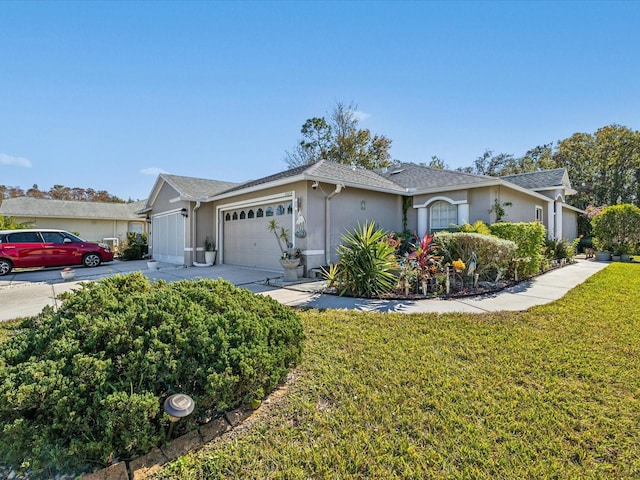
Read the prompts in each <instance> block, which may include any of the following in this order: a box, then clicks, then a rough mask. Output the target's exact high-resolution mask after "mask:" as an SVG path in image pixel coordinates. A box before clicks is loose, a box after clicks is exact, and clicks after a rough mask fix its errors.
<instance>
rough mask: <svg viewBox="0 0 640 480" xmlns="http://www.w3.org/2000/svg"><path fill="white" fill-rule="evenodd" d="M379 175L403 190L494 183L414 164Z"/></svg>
mask: <svg viewBox="0 0 640 480" xmlns="http://www.w3.org/2000/svg"><path fill="white" fill-rule="evenodd" d="M378 171H379V172H380V175H382V176H383V177H385V178H387V179H389V180H390V181H393V182H394V183H396V184H398V185H400V186H401V187H404V188H405V189H412V190H413V189H415V190H417V191H419V190H428V189H433V188H441V187H459V186H462V185H464V186H474V185H480V184H486V183H490V182H495V178H493V177H488V176H485V175H473V174H471V173H465V172H458V171H455V170H444V169H437V168H430V167H425V166H423V165H417V164H415V163H410V162H408V163H399V164H396V165H393V166H390V167H387V168H383V169H380V170H378Z"/></svg>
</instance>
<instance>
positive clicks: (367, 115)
mask: <svg viewBox="0 0 640 480" xmlns="http://www.w3.org/2000/svg"><path fill="white" fill-rule="evenodd" d="M353 114H354V115H355V117H356V119H357V120H358V121H359V122H361V121H363V120H366V119H367V118H371V114H370V113H367V112H361V111H360V110H355V111H354V112H353Z"/></svg>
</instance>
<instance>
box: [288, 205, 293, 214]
mask: <svg viewBox="0 0 640 480" xmlns="http://www.w3.org/2000/svg"><path fill="white" fill-rule="evenodd" d="M287 213H288V214H289V215H291V214H292V213H293V202H290V203H289V206H288V207H287Z"/></svg>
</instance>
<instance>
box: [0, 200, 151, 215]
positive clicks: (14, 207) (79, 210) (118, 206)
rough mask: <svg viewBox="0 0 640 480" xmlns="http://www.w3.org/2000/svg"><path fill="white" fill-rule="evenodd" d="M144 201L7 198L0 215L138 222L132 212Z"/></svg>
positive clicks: (139, 207) (0, 209) (0, 207)
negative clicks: (119, 201) (111, 201)
mask: <svg viewBox="0 0 640 480" xmlns="http://www.w3.org/2000/svg"><path fill="white" fill-rule="evenodd" d="M145 202H146V201H145V200H143V201H139V202H131V203H110V202H81V201H75V200H50V199H46V198H33V197H17V198H7V199H5V200H3V201H2V205H0V215H3V216H10V217H51V218H93V219H103V220H126V219H128V220H139V219H140V217H139V216H137V215H136V214H135V213H134V212H135V211H136V210H139V209H141V208H142V207H143V206H144V204H145Z"/></svg>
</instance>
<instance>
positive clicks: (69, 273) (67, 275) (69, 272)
mask: <svg viewBox="0 0 640 480" xmlns="http://www.w3.org/2000/svg"><path fill="white" fill-rule="evenodd" d="M60 276H61V277H62V279H63V280H65V281H66V280H73V279H74V278H75V277H76V271H75V270H74V269H73V268H71V267H67V268H63V269H62V271H61V272H60Z"/></svg>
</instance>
